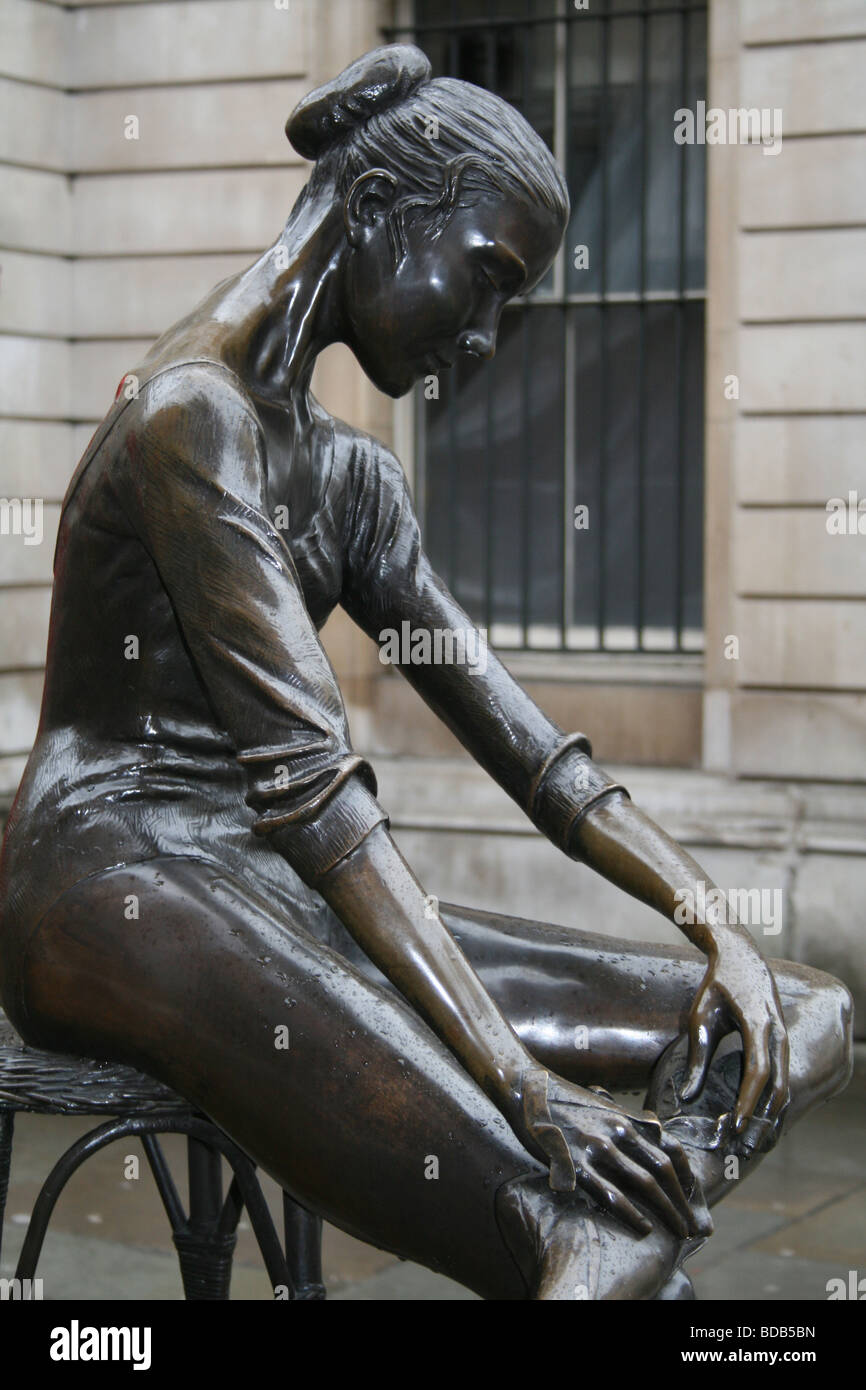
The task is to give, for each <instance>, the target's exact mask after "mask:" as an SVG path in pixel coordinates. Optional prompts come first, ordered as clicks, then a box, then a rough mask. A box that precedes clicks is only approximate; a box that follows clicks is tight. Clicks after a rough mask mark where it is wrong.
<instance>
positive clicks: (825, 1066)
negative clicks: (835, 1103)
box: [792, 969, 854, 1100]
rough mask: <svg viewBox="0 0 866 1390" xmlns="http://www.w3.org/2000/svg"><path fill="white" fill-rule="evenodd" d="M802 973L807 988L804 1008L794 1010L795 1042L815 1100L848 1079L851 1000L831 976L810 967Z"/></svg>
mask: <svg viewBox="0 0 866 1390" xmlns="http://www.w3.org/2000/svg"><path fill="white" fill-rule="evenodd" d="M803 974H804V976H805V981H804V982H805V983H807V986H808V988H807V991H806V998H805V999H804V1000H802V1001H801V1002H802V1003H804V1004H805V1005H806V1007H805V1008H803V1009H802V1010H798V1014H799V1015H800V1018H799V1020H798V1021H799V1024H800V1026H799V1027H798V1028H797V1029H796V1030H795V1031H796V1033H797V1038H796V1043H797V1045H798V1047H799V1048H800V1049H801V1050H802V1052H803V1053H804V1054H805V1055H804V1060H805V1061H806V1063H807V1071H808V1073H809V1074H810V1080H811V1082H812V1085H813V1086H814V1087H815V1089H816V1099H817V1098H818V1097H820V1098H821V1099H824V1100H829V1099H830V1097H831V1096H835V1095H837V1094H838V1093H839V1092H840V1091H842V1090H844V1088H845V1087H846V1086H847V1085H848V1082H849V1081H850V1080H851V1073H852V1070H853V1065H854V1061H853V1022H854V1000H853V999H852V997H851V992H850V990H849V989H848V988H847V987H846V986H845V985H844V984H843V983H842V981H841V980H837V979H836V977H835V976H833V975H828V974H827V973H826V972H825V971H823V970H813V969H805V970H804V971H803ZM793 1043H794V1038H793V1037H792V1044H793Z"/></svg>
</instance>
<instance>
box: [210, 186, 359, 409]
mask: <svg viewBox="0 0 866 1390" xmlns="http://www.w3.org/2000/svg"><path fill="white" fill-rule="evenodd" d="M345 246H346V242H345V233H344V230H343V219H342V210H341V208H340V206H339V203H338V202H337V204H336V207H335V200H334V199H333V197H320V198H318V199H315V200H308V201H306V202H305V203H304V204H303V205H302V206H301V208H300V209H296V210H295V211H294V212H293V213H292V216H291V217H290V218H289V221H288V223H287V225H286V228H285V230H284V231H283V233H282V235H281V236H280V237H279V239H278V240H277V241H276V242H275V243H274V245H273V246H272V247H270V249H269V250H268V251H266V252H265V253H264V255H263V256H261V257H260V258H259V260H257V261H256V262H255V264H253V265H251V266H250V268H249V269H248V270H246V271H244V272H243V274H242V275H240V276H238V278H237V279H236V280H235V281H233V282H232V283H231V285H230V287H229V288H228V290H227V292H226V293H225V294H224V295H223V296H222V297H221V299H220V301H219V303H218V305H217V306H216V307H215V309H214V310H213V311H212V321H213V322H214V324H215V325H218V326H219V328H218V332H219V330H220V329H222V330H224V331H223V332H220V339H221V342H220V349H221V356H222V358H223V360H224V361H225V362H226V363H227V364H228V365H229V366H230V367H232V368H233V369H234V370H235V371H236V372H237V373H238V374H239V375H240V376H241V377H242V378H243V380H244V381H245V382H246V384H247V386H248V388H249V390H250V391H251V393H252V394H253V395H254V396H257V397H259V398H260V399H262V400H264V401H271V402H273V403H274V404H278V405H282V406H285V405H288V404H290V403H291V404H293V405H294V408H295V411H296V413H297V414H298V415H299V417H300V416H307V415H309V409H310V407H309V401H308V390H309V385H310V378H311V377H312V373H313V367H314V365H315V361H316V358H317V357H318V355H319V353H320V352H322V351H323V349H324V348H326V347H327V346H328V345H329V344H330V343H333V342H338V341H339V340H340V339H341V337H342V322H341V313H340V308H339V306H340V301H341V295H340V285H341V280H342V262H343V254H344V251H345Z"/></svg>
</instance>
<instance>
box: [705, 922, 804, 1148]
mask: <svg viewBox="0 0 866 1390" xmlns="http://www.w3.org/2000/svg"><path fill="white" fill-rule="evenodd" d="M732 1029H735V1030H736V1031H737V1032H738V1033H739V1034H740V1036H741V1038H742V1040H743V1076H742V1081H741V1083H740V1094H739V1097H738V1100H737V1105H736V1109H735V1110H734V1129H735V1132H737V1133H740V1132H741V1131H742V1130H744V1129H745V1128H746V1126H747V1124H748V1123H749V1120H750V1119H751V1118H752V1116H758V1117H760V1118H763V1119H767V1120H770V1121H775V1120H778V1119H779V1118H780V1117H781V1115H782V1113H783V1111H784V1110H785V1108H786V1106H787V1105H788V1101H789V1099H790V1096H789V1092H788V1059H789V1049H788V1033H787V1029H786V1028H785V1020H784V1018H783V1017H782V1006H781V1004H780V1002H779V995H778V991H777V989H776V982H775V980H774V979H773V976H772V974H771V972H770V967H769V966H768V965H767V962H766V961H765V960H764V958H763V956H762V955H761V953H760V951H759V950H758V949H757V947H756V946H754V945H753V943H752V942H751V941H750V940H749V939H748V938H747V937H745V936H735V937H733V938H731V939H730V940H728V941H726V942H724V943H722V944H721V945H719V946H718V949H717V951H716V953H715V954H714V957H713V959H712V960H711V962H710V965H709V968H708V969H707V973H706V975H705V976H704V979H703V982H702V984H701V987H700V989H699V990H698V993H697V995H696V996H695V1000H694V1003H693V1004H692V1008H691V1012H690V1014H689V1021H688V1033H689V1062H688V1074H687V1080H686V1084H685V1087H684V1088H683V1092H682V1099H683V1100H684V1101H692V1100H696V1099H697V1097H698V1096H699V1095H700V1093H701V1091H702V1090H703V1086H704V1082H705V1081H706V1078H707V1071H708V1070H709V1066H710V1063H711V1061H712V1059H713V1053H714V1052H715V1050H716V1048H717V1047H718V1045H719V1043H720V1042H721V1040H722V1038H723V1037H725V1035H726V1034H727V1033H729V1032H731V1031H732ZM759 1102H760V1104H759Z"/></svg>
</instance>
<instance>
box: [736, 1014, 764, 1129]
mask: <svg viewBox="0 0 866 1390" xmlns="http://www.w3.org/2000/svg"><path fill="white" fill-rule="evenodd" d="M742 1032H743V1079H742V1081H741V1082H740V1094H739V1097H738V1099H737V1104H736V1108H735V1110H734V1129H735V1130H736V1131H737V1133H739V1132H740V1131H741V1130H743V1129H745V1127H746V1125H747V1124H748V1123H749V1120H750V1119H751V1118H752V1116H753V1115H754V1113H755V1107H756V1106H757V1104H758V1101H759V1100H760V1098H761V1095H762V1093H763V1091H764V1088H765V1086H766V1084H767V1082H768V1081H769V1079H770V1035H771V1024H770V1019H769V1018H767V1020H766V1022H765V1023H764V1026H763V1027H762V1028H761V1031H760V1033H759V1034H758V1035H757V1036H756V1035H755V1034H754V1033H753V1032H752V1029H751V1028H749V1027H748V1026H744V1027H743V1030H742Z"/></svg>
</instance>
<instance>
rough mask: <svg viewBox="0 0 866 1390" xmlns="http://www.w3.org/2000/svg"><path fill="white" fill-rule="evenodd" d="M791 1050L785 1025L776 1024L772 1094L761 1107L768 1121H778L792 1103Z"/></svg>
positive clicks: (773, 1047)
mask: <svg viewBox="0 0 866 1390" xmlns="http://www.w3.org/2000/svg"><path fill="white" fill-rule="evenodd" d="M790 1056H791V1049H790V1046H789V1043H788V1032H787V1029H786V1028H785V1025H784V1024H783V1023H775V1024H774V1025H773V1030H772V1040H771V1042H770V1067H771V1074H772V1077H773V1085H772V1087H771V1089H770V1094H769V1096H768V1097H767V1099H766V1101H765V1102H764V1104H763V1106H762V1107H761V1113H762V1114H763V1115H764V1117H765V1118H766V1119H768V1120H777V1119H778V1118H779V1116H780V1115H781V1114H782V1113H783V1111H784V1110H786V1109H787V1106H788V1102H789V1101H790V1092H789V1090H788V1064H789V1061H790Z"/></svg>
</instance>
